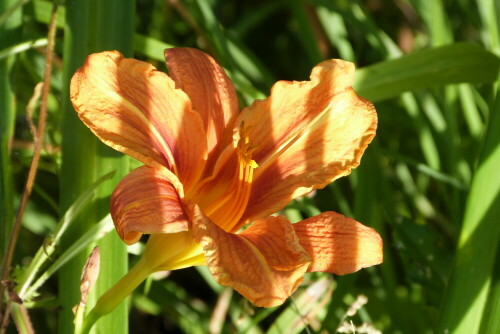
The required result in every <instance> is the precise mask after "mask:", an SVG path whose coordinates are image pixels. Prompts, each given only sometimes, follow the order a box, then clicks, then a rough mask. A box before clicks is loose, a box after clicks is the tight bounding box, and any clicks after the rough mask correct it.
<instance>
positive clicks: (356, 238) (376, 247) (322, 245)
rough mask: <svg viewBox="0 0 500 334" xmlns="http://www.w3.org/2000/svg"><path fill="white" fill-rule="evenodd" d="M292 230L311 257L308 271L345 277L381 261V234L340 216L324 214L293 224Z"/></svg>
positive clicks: (330, 213)
mask: <svg viewBox="0 0 500 334" xmlns="http://www.w3.org/2000/svg"><path fill="white" fill-rule="evenodd" d="M293 228H294V229H295V233H296V234H297V237H298V238H299V242H300V245H301V246H302V247H304V249H305V250H306V251H307V253H308V254H309V256H311V258H312V263H311V266H310V267H309V269H308V271H321V272H331V273H334V274H337V275H345V274H349V273H353V272H355V271H358V270H359V269H362V268H366V267H370V266H373V265H376V264H380V263H382V261H383V250H382V248H383V247H382V246H383V245H382V239H381V238H380V235H379V234H378V233H377V232H376V231H375V230H374V229H372V228H370V227H367V226H364V225H363V224H361V223H358V222H357V221H355V220H354V219H351V218H347V217H345V216H343V215H341V214H338V213H335V212H331V211H330V212H323V213H321V214H319V215H317V216H314V217H311V218H308V219H305V220H303V221H301V222H299V223H296V224H293Z"/></svg>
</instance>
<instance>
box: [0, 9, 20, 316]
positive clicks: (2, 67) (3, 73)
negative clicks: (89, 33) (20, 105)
mask: <svg viewBox="0 0 500 334" xmlns="http://www.w3.org/2000/svg"><path fill="white" fill-rule="evenodd" d="M14 2H15V1H13V0H0V12H4V11H5V10H6V9H7V8H9V7H10V6H12V4H13V3H14ZM20 26H21V11H20V10H17V11H15V12H14V13H12V15H10V16H9V19H8V20H7V21H6V23H5V24H4V25H3V26H1V27H0V49H5V48H7V47H9V46H11V45H12V44H15V43H17V42H18V41H19V39H20V37H21V34H20V29H19V28H20ZM8 31H9V32H8ZM13 61H14V59H13V57H7V58H4V59H0V119H1V120H2V121H1V122H0V212H1V213H2V214H0V226H1V228H0V244H1V246H0V259H2V267H3V263H4V261H3V258H4V255H5V252H6V251H7V244H8V239H9V236H10V233H11V230H12V224H13V223H14V211H13V206H14V200H13V192H14V188H13V182H12V181H13V180H12V166H11V161H10V147H11V141H12V136H13V133H14V119H15V114H16V109H15V104H14V93H13V90H12V85H11V82H10V74H11V70H12V65H13ZM0 309H2V306H1V305H0Z"/></svg>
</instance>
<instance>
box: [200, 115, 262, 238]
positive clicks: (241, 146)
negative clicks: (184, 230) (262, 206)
mask: <svg viewBox="0 0 500 334" xmlns="http://www.w3.org/2000/svg"><path fill="white" fill-rule="evenodd" d="M247 131H248V129H246V128H245V127H244V123H243V122H242V123H241V125H240V138H239V140H238V144H237V147H236V154H237V155H238V165H237V170H235V171H234V176H233V180H232V182H231V185H230V186H229V187H228V189H227V190H226V192H225V194H224V196H222V197H221V198H219V199H218V200H217V201H216V203H211V205H210V206H209V207H208V208H204V211H205V213H206V214H207V216H208V217H209V218H210V219H211V220H212V221H213V222H214V223H216V224H217V225H218V226H219V227H221V228H222V229H224V230H225V231H228V232H235V231H234V230H237V229H239V227H240V226H239V224H238V223H239V220H240V218H241V216H242V215H243V213H244V212H245V209H246V207H247V203H248V200H249V199H250V192H251V189H252V181H253V174H254V169H255V168H257V167H258V164H257V163H256V162H255V160H253V159H252V153H253V152H254V151H255V149H256V148H255V147H253V146H252V145H251V144H250V139H249V137H248V135H247V134H248V132H247Z"/></svg>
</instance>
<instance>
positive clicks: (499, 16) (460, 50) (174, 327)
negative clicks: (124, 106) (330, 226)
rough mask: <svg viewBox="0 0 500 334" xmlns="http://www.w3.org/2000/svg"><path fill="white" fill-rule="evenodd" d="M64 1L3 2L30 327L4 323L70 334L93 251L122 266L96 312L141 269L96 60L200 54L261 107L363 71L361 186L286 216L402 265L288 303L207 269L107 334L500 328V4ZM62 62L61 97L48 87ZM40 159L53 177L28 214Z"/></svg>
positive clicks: (0, 169) (17, 259)
mask: <svg viewBox="0 0 500 334" xmlns="http://www.w3.org/2000/svg"><path fill="white" fill-rule="evenodd" d="M58 5H59V6H58V7H57V6H55V4H52V3H51V2H49V1H44V0H31V1H30V0H0V139H1V141H0V145H1V146H0V224H1V227H2V229H1V231H0V258H3V260H2V267H3V276H2V279H9V280H10V281H16V283H17V285H12V284H8V283H7V282H6V284H4V285H3V286H4V288H5V291H4V293H3V294H2V295H1V297H0V298H2V299H3V301H4V302H7V304H4V305H2V307H1V310H2V312H3V311H6V310H8V312H9V313H10V314H11V315H12V317H11V318H4V319H3V324H2V326H3V327H2V330H5V331H6V332H8V333H13V332H15V331H16V330H18V331H20V332H23V333H30V330H31V327H33V328H34V329H35V331H36V332H38V333H56V332H59V333H70V332H71V331H72V326H73V324H72V321H73V313H72V312H71V308H72V307H73V306H74V305H76V304H77V303H78V300H79V299H80V291H79V279H80V274H81V268H82V267H83V265H84V262H85V260H86V258H87V256H88V254H90V251H91V249H92V246H93V244H94V243H93V242H92V241H93V240H97V239H99V241H98V244H99V245H100V253H101V257H102V259H101V267H102V269H101V275H100V278H99V280H98V283H97V284H98V285H97V288H96V289H95V291H94V292H93V294H92V296H91V297H90V300H89V303H90V304H92V303H93V301H94V300H95V296H96V295H100V294H102V293H103V292H104V291H105V290H106V288H107V287H109V286H110V285H111V284H113V283H114V282H116V281H117V280H118V278H119V277H121V276H122V275H123V273H124V272H125V271H126V270H127V258H128V259H129V261H130V263H133V262H134V261H136V259H137V256H136V255H129V254H128V253H133V254H138V253H140V251H141V248H140V247H133V248H130V249H128V250H127V249H126V248H125V246H124V245H123V244H122V243H121V241H120V240H118V238H117V237H116V235H115V232H114V231H112V227H110V222H109V216H107V213H108V211H109V208H108V197H109V195H110V193H111V191H112V190H113V188H114V186H115V184H116V183H117V182H118V180H119V179H120V178H121V177H122V176H123V175H124V174H126V173H127V171H128V170H129V169H130V168H133V167H135V166H136V165H137V164H136V162H134V161H129V159H128V158H124V157H122V156H120V155H118V154H116V153H114V152H112V151H111V150H109V149H107V148H105V147H104V146H103V145H101V144H100V143H99V142H98V141H97V140H96V139H95V138H94V137H93V135H92V134H91V133H90V131H88V130H87V129H86V128H85V127H84V126H83V125H82V124H81V122H80V121H79V120H78V119H77V118H76V116H75V113H74V111H73V110H72V109H71V105H70V103H69V102H68V82H69V78H70V77H71V76H72V74H73V73H74V71H75V70H76V69H77V68H78V67H79V66H81V65H82V63H83V61H84V59H85V58H86V56H87V55H88V54H90V53H92V52H96V51H101V50H109V49H117V50H120V51H121V52H123V53H124V54H126V55H127V56H133V57H135V58H138V59H142V60H146V61H149V62H151V63H153V64H154V65H155V66H157V67H158V68H160V69H163V70H165V65H164V64H163V49H164V48H166V47H170V46H191V47H196V48H200V49H202V50H204V51H206V52H209V53H210V54H212V55H213V56H214V57H215V58H216V59H217V60H218V61H219V63H221V64H222V65H223V66H224V67H225V68H226V69H227V71H228V74H229V75H230V77H231V78H232V79H233V80H234V82H235V85H236V87H237V90H238V93H239V94H240V98H241V104H242V106H244V105H247V104H249V103H250V102H251V101H253V100H254V99H255V98H262V97H264V96H266V95H267V94H268V91H269V88H270V86H271V85H272V84H273V83H274V82H275V81H277V80H279V79H287V80H305V79H307V77H308V75H309V72H310V70H311V68H312V67H313V66H314V65H315V64H317V63H318V62H320V61H321V60H324V59H328V58H342V59H346V60H350V61H353V62H355V63H356V65H357V67H358V68H359V71H358V72H357V75H356V82H355V89H356V90H357V92H358V93H359V94H360V95H361V96H364V97H365V98H368V99H370V100H372V101H374V102H375V105H376V108H377V111H378V114H379V128H378V133H377V137H376V139H375V141H374V142H373V143H372V144H371V146H370V147H369V149H368V150H367V152H366V153H365V156H364V158H363V160H362V164H361V166H360V167H359V168H358V169H357V170H356V171H355V172H353V173H352V174H351V175H350V176H349V177H347V178H344V179H341V180H339V181H336V182H334V183H333V184H331V185H330V186H328V187H326V188H325V189H323V190H321V191H317V192H315V193H314V194H312V195H311V196H308V197H306V198H302V199H299V200H296V201H294V202H293V203H291V204H290V206H289V207H288V208H287V209H285V210H284V213H285V214H286V215H287V216H288V217H289V218H290V219H291V220H294V221H297V220H300V219H302V218H304V217H308V216H311V215H314V214H317V213H318V212H320V211H326V210H335V211H338V212H341V213H343V214H345V215H348V216H351V217H354V218H355V219H357V220H359V221H361V222H363V223H364V224H366V225H369V226H372V227H374V228H375V229H376V230H377V231H379V232H380V234H381V235H382V237H383V239H384V243H385V254H384V255H385V261H384V264H382V265H380V266H377V267H375V268H369V269H367V270H362V271H360V272H358V273H356V274H352V275H348V276H344V277H334V276H332V275H330V274H310V275H308V276H306V281H305V283H304V284H303V285H302V287H301V288H300V289H299V290H298V291H297V293H296V294H295V295H294V296H293V297H292V298H290V300H289V301H288V302H287V303H285V305H283V306H281V307H277V308H271V309H259V308H255V307H254V306H253V305H251V304H250V303H249V302H247V301H246V300H244V299H243V298H242V297H241V296H239V295H238V294H237V293H233V291H232V290H230V289H226V288H224V287H221V286H219V285H218V284H217V283H215V282H214V281H213V279H212V278H211V276H210V274H209V273H208V271H207V269H206V268H190V269H185V270H179V271H176V272H172V273H163V274H162V275H155V276H154V277H152V278H151V279H149V280H148V281H147V282H146V283H145V284H143V285H142V286H141V287H140V288H139V289H137V291H135V293H134V294H133V296H132V298H131V302H130V303H129V305H125V304H123V305H122V306H121V307H120V308H119V309H118V310H117V311H115V312H113V313H112V314H111V315H109V316H108V317H106V318H104V319H102V320H101V321H99V322H98V324H97V326H96V327H97V330H98V332H99V333H104V332H106V331H107V332H108V333H126V332H127V329H129V331H130V332H132V333H178V332H183V333H207V332H215V333H217V332H223V333H299V332H306V333H336V332H339V333H354V332H356V333H376V332H377V331H380V332H383V333H467V334H473V333H500V318H499V317H498V314H499V312H500V256H499V247H498V244H499V237H500V221H499V217H500V168H499V167H498V166H500V95H499V94H498V69H499V58H498V57H497V56H498V55H500V3H499V2H498V1H495V0H477V1H473V0H366V1H361V0H354V1H353V0H307V1H306V0H288V1H285V0H281V1H280V0H277V1H261V0H251V1H250V0H240V1H222V0H209V1H206V0H150V1H148V0H136V1H135V2H134V1H133V0H124V1H120V0H108V1H98V0H67V1H66V2H62V3H59V4H58ZM56 7H57V8H56ZM51 17H53V18H54V20H52V21H53V22H54V23H55V27H56V29H53V32H54V33H55V39H54V41H55V47H54V57H53V59H52V60H51V59H50V57H47V53H46V51H47V49H49V50H50V48H51V47H52V45H51V44H52V43H51V37H50V33H49V30H50V29H49V28H48V24H49V23H50V22H51ZM47 38H48V39H47ZM46 60H49V63H50V64H51V67H52V69H51V71H50V72H51V73H52V78H51V81H50V86H49V85H45V89H42V87H41V86H40V87H39V88H38V91H35V87H36V86H37V84H38V83H39V82H42V81H44V78H45V79H47V75H46V73H48V71H47V70H46ZM49 87H50V90H49V89H48V88H49ZM45 95H46V97H44V96H45ZM44 101H45V102H44ZM40 106H41V107H40ZM45 109H46V114H45ZM44 115H46V116H44ZM45 118H46V119H45ZM42 138H43V145H42V146H40V147H41V150H40V152H41V155H40V158H39V160H38V158H37V149H36V147H37V146H39V144H40V143H41V140H40V139H42ZM33 160H35V161H39V162H38V166H36V164H35V166H34V168H32V170H37V175H36V179H35V181H34V183H32V185H33V186H32V191H31V195H30V196H29V200H27V201H23V196H24V198H26V199H27V198H28V197H27V195H28V194H30V182H31V181H29V180H31V179H32V178H33V176H34V174H33V172H31V174H30V172H29V170H30V166H32V161H33ZM110 171H115V174H114V175H113V176H112V177H111V179H110V176H109V174H108V172H110ZM107 174H108V177H107V180H105V181H103V180H102V176H103V175H107ZM29 175H31V176H29ZM100 178H101V179H100ZM27 180H28V181H27ZM96 180H97V183H96ZM99 180H100V181H99ZM27 182H28V186H26V184H27ZM26 189H27V190H26ZM23 194H24V195H23ZM24 203H25V204H26V209H25V211H24V214H23V215H22V214H21V215H22V219H18V220H19V221H21V220H22V226H21V225H16V224H15V223H14V222H15V221H16V218H15V217H16V215H17V214H18V210H20V208H21V211H23V210H22V208H23V205H24ZM98 222H101V223H100V224H97V223H98ZM96 224H97V225H96ZM16 226H19V227H20V228H17V227H16ZM106 231H111V233H109V234H107V235H106V236H105V237H102V235H103V232H106ZM16 240H17V242H15V241H16ZM9 245H10V246H9ZM14 246H15V247H14ZM9 249H10V250H14V249H15V252H14V253H13V255H14V256H13V258H12V270H11V271H9V270H8V269H9V268H10V267H11V266H10V260H9V259H10V256H11V255H10V254H9V252H10V251H9ZM62 265H63V266H62ZM61 266H62V267H61ZM40 277H41V280H39V278H40ZM2 289H3V288H2ZM9 291H10V293H9ZM18 297H20V298H21V299H22V300H23V304H19V303H18V302H20V300H19V298H18ZM28 315H29V316H28ZM7 319H10V320H7ZM29 319H31V325H30V323H29ZM12 320H15V321H12ZM128 320H129V321H130V323H128V322H127V321H128ZM16 326H17V329H16ZM370 331H371V332H370Z"/></svg>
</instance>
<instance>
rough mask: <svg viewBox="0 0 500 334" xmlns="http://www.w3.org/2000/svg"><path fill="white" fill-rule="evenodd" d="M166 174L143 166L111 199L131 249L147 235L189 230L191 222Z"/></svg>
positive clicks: (122, 235)
mask: <svg viewBox="0 0 500 334" xmlns="http://www.w3.org/2000/svg"><path fill="white" fill-rule="evenodd" d="M166 172H168V170H167V169H165V168H163V169H159V168H152V167H148V166H142V167H139V168H137V169H135V170H133V171H132V172H131V173H130V174H128V175H127V176H126V177H124V178H123V179H122V180H121V181H120V183H118V185H117V186H116V188H115V190H114V192H113V194H112V196H111V209H110V210H111V216H112V218H113V221H114V223H115V227H116V231H117V232H118V234H119V235H120V238H122V240H123V241H125V243H127V244H128V245H131V244H133V243H135V242H137V241H138V240H139V239H140V238H141V235H142V234H143V233H148V234H151V233H175V232H181V231H187V230H188V229H189V224H190V222H189V219H188V217H187V216H186V214H185V213H184V209H183V205H182V203H181V201H180V199H179V196H178V194H177V191H176V188H175V186H174V185H173V183H172V181H171V179H170V178H169V176H168V174H167V173H166ZM171 177H175V176H171ZM174 183H175V181H174Z"/></svg>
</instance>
